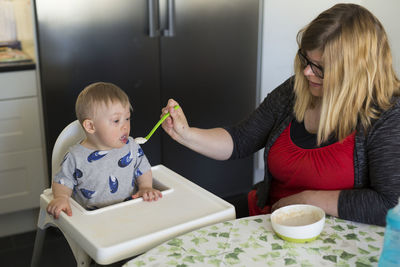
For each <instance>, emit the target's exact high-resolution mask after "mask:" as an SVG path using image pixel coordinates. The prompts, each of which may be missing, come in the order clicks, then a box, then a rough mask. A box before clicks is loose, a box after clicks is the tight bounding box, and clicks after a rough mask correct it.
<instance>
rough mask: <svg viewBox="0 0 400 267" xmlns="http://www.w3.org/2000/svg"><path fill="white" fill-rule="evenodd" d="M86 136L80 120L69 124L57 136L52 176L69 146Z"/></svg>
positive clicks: (52, 159) (53, 154) (52, 160)
mask: <svg viewBox="0 0 400 267" xmlns="http://www.w3.org/2000/svg"><path fill="white" fill-rule="evenodd" d="M84 138H85V132H84V130H83V128H82V125H81V124H80V123H79V121H78V120H75V121H73V122H71V123H70V124H68V125H67V127H65V128H64V130H62V132H61V133H60V135H59V136H58V137H57V140H56V143H55V144H54V148H53V153H52V156H51V174H52V175H51V177H52V178H53V177H54V175H55V172H56V171H57V170H58V168H59V166H60V164H61V162H62V160H63V159H64V155H65V153H66V152H67V150H68V148H69V147H70V146H72V145H74V144H76V143H78V142H79V141H80V140H83V139H84Z"/></svg>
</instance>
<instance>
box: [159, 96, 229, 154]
mask: <svg viewBox="0 0 400 267" xmlns="http://www.w3.org/2000/svg"><path fill="white" fill-rule="evenodd" d="M176 105H178V103H177V102H176V101H175V100H173V99H170V100H168V104H167V106H166V107H164V108H163V109H162V114H161V116H163V115H164V114H166V113H167V112H169V113H170V114H171V116H169V117H168V118H167V119H166V120H165V121H164V122H163V124H162V127H163V129H164V130H165V132H166V133H167V134H169V135H170V136H171V137H172V139H174V140H175V141H177V142H178V143H180V144H182V145H184V146H186V147H188V148H189V149H191V150H193V151H196V152H197V153H200V154H202V155H204V156H206V157H210V158H213V159H216V160H226V159H228V158H229V157H230V156H231V154H232V150H233V141H232V138H231V136H230V134H229V133H228V132H227V131H226V130H224V129H222V128H213V129H199V128H194V127H189V125H188V123H187V120H186V117H185V114H184V113H183V110H182V108H179V109H177V110H175V109H174V107H175V106H176Z"/></svg>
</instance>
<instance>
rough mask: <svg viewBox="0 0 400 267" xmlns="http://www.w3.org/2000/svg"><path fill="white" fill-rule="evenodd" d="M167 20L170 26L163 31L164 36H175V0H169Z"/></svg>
mask: <svg viewBox="0 0 400 267" xmlns="http://www.w3.org/2000/svg"><path fill="white" fill-rule="evenodd" d="M167 5H168V9H167V12H168V13H167V20H168V28H167V29H165V30H164V31H163V36H165V37H174V36H175V0H167Z"/></svg>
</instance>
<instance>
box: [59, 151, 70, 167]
mask: <svg viewBox="0 0 400 267" xmlns="http://www.w3.org/2000/svg"><path fill="white" fill-rule="evenodd" d="M68 155H69V152H67V153H65V155H64V158H63V160H62V161H61V163H60V166H62V165H63V163H64V162H65V160H66V159H67V158H68Z"/></svg>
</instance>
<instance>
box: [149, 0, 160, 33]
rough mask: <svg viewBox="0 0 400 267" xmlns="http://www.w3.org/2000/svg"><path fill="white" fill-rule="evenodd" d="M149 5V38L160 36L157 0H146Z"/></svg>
mask: <svg viewBox="0 0 400 267" xmlns="http://www.w3.org/2000/svg"><path fill="white" fill-rule="evenodd" d="M148 5H149V36H150V37H151V38H154V37H158V36H160V30H159V28H158V25H159V15H158V0H148Z"/></svg>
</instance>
